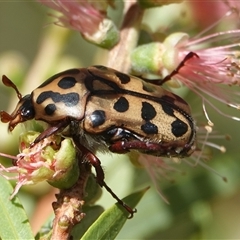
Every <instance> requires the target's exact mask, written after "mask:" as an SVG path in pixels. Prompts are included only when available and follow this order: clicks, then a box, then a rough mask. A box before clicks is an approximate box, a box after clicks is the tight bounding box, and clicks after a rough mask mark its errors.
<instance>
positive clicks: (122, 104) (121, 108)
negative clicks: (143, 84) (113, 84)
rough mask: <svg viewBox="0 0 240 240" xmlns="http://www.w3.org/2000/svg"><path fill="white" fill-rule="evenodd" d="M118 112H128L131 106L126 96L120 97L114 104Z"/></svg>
mask: <svg viewBox="0 0 240 240" xmlns="http://www.w3.org/2000/svg"><path fill="white" fill-rule="evenodd" d="M113 108H114V109H115V110H116V111H117V112H126V111H127V110H128V108H129V102H128V100H127V99H126V98H125V97H120V98H119V99H118V100H117V101H116V102H115V103H114V105H113Z"/></svg>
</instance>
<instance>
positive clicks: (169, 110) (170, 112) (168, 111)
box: [161, 103, 175, 117]
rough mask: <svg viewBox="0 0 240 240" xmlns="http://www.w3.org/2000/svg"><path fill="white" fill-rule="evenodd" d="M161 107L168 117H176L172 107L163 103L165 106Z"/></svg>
mask: <svg viewBox="0 0 240 240" xmlns="http://www.w3.org/2000/svg"><path fill="white" fill-rule="evenodd" d="M161 105H162V110H163V111H164V112H165V113H166V114H167V115H169V116H173V117H175V115H174V111H173V108H172V107H171V105H169V104H166V103H163V104H161Z"/></svg>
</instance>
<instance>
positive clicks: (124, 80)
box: [115, 72, 131, 84]
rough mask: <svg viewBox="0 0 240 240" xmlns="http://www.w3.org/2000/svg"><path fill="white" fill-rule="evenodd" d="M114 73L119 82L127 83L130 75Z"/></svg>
mask: <svg viewBox="0 0 240 240" xmlns="http://www.w3.org/2000/svg"><path fill="white" fill-rule="evenodd" d="M115 75H116V76H117V77H118V78H119V80H120V81H121V84H126V83H129V82H130V80H131V77H130V76H129V75H127V74H125V73H121V72H116V73H115Z"/></svg>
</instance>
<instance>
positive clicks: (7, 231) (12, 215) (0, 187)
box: [0, 177, 34, 240]
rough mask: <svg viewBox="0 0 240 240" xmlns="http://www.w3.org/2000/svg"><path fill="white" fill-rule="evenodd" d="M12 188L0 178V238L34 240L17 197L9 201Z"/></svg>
mask: <svg viewBox="0 0 240 240" xmlns="http://www.w3.org/2000/svg"><path fill="white" fill-rule="evenodd" d="M12 192H13V188H12V186H11V184H10V183H9V181H7V180H6V179H4V178H3V177H0V193H1V194H0V212H1V217H0V237H1V239H2V240H4V239H28V240H29V239H34V235H33V233H32V230H31V227H30V224H29V221H28V217H27V215H26V213H25V211H24V208H23V206H22V204H21V203H20V201H19V199H18V198H17V197H14V198H13V200H10V198H9V197H10V195H11V194H12Z"/></svg>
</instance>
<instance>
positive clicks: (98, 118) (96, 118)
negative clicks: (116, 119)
mask: <svg viewBox="0 0 240 240" xmlns="http://www.w3.org/2000/svg"><path fill="white" fill-rule="evenodd" d="M105 119H106V115H105V112H104V111H102V110H96V111H94V112H93V113H92V114H91V115H90V120H91V123H92V126H93V127H98V126H100V125H102V124H103V123H104V122H105Z"/></svg>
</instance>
